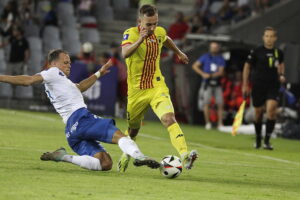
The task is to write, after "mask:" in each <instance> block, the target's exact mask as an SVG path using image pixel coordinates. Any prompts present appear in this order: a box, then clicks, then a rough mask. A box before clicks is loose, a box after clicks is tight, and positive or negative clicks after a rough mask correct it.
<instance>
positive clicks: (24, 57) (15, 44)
mask: <svg viewBox="0 0 300 200" xmlns="http://www.w3.org/2000/svg"><path fill="white" fill-rule="evenodd" d="M9 44H10V55H9V60H8V64H7V68H6V74H7V75H13V76H15V75H21V74H26V73H27V61H28V59H29V44H28V41H27V40H26V38H25V37H24V35H23V30H22V29H21V28H20V27H13V29H12V36H11V37H10V38H9ZM5 45H7V44H5ZM12 88H13V97H15V96H16V93H15V92H16V90H15V86H13V87H12Z"/></svg>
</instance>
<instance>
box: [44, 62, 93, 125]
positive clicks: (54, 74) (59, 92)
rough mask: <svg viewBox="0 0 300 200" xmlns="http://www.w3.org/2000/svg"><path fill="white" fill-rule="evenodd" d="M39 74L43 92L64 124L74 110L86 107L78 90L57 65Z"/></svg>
mask: <svg viewBox="0 0 300 200" xmlns="http://www.w3.org/2000/svg"><path fill="white" fill-rule="evenodd" d="M40 74H41V76H42V77H43V79H44V81H43V84H44V85H45V92H46V93H47V96H48V98H49V99H50V101H51V103H52V105H53V106H54V108H55V110H56V112H58V114H59V115H60V116H61V117H62V118H63V121H64V123H65V124H66V123H67V121H68V119H69V117H70V116H71V115H72V113H73V112H74V111H76V110H78V109H79V108H83V107H85V108H86V107H87V106H86V104H85V103H84V100H83V96H82V94H81V92H80V90H79V89H78V88H77V86H76V85H75V84H74V83H73V82H72V81H70V80H69V79H68V78H67V77H66V75H65V74H64V73H63V72H62V71H60V70H59V69H58V68H57V67H51V68H50V69H48V70H45V71H42V72H41V73H40Z"/></svg>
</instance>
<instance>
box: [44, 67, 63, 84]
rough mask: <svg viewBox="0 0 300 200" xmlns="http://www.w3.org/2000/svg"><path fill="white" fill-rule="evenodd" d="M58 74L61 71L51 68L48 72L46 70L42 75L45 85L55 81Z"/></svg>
mask: <svg viewBox="0 0 300 200" xmlns="http://www.w3.org/2000/svg"><path fill="white" fill-rule="evenodd" d="M58 74H59V70H58V69H57V68H56V67H51V68H49V69H48V70H44V71H42V72H41V73H40V75H41V76H42V77H43V79H44V83H49V82H51V81H53V80H54V79H55V77H56V76H57V75H58Z"/></svg>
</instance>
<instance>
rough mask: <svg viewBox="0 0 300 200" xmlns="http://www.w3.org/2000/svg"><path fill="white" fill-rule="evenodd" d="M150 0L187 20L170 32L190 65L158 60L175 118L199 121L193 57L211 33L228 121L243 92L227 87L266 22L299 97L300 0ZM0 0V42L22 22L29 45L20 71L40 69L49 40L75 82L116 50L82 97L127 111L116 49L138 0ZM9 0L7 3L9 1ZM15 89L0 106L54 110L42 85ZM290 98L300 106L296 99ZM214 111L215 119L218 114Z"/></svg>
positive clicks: (0, 64)
mask: <svg viewBox="0 0 300 200" xmlns="http://www.w3.org/2000/svg"><path fill="white" fill-rule="evenodd" d="M153 2H155V1H153ZM140 3H142V1H141V2H140ZM155 3H156V5H157V8H158V10H159V25H161V26H163V27H165V28H166V29H167V30H169V27H170V26H171V25H172V23H174V22H175V20H176V14H177V12H182V13H183V14H184V21H185V22H186V23H187V24H188V26H190V28H191V29H192V30H191V31H190V32H184V33H182V35H183V37H181V36H180V37H181V38H173V39H174V40H175V41H176V42H177V43H178V45H179V46H181V47H182V48H183V49H184V51H185V52H186V53H187V54H188V56H189V58H190V64H189V65H188V66H184V65H182V64H180V63H178V62H177V60H176V59H174V57H173V55H171V54H170V52H168V51H165V52H164V53H163V55H162V57H163V58H162V63H161V66H162V67H161V68H162V71H163V74H164V76H165V77H166V82H167V84H168V86H169V88H170V91H171V95H172V99H173V102H174V106H175V110H176V113H177V119H178V120H179V121H181V122H185V123H190V124H202V123H203V118H202V114H201V112H200V111H199V110H198V108H197V102H198V99H197V95H198V89H199V87H200V84H201V79H200V78H199V76H197V75H196V74H195V73H194V72H193V71H192V68H191V65H192V64H193V62H194V61H195V60H196V59H197V58H198V57H199V56H200V55H201V54H202V53H204V52H206V51H207V47H208V42H209V41H211V40H215V41H219V42H220V43H221V44H222V53H223V55H224V57H225V58H226V59H227V60H226V61H227V66H226V75H225V77H224V78H223V85H222V86H223V88H224V94H223V95H224V98H225V114H224V123H225V124H227V125H228V124H231V122H232V118H233V116H234V114H235V112H236V110H237V108H238V105H239V104H240V101H236V100H235V99H241V93H240V92H237V94H236V95H235V96H232V95H231V94H232V93H234V92H235V91H233V89H232V85H233V84H235V83H238V80H237V79H238V78H239V76H240V74H239V73H238V72H241V70H242V67H243V63H244V60H245V57H246V55H247V53H248V51H249V49H250V48H252V47H254V46H255V45H258V44H260V42H261V35H262V30H263V28H264V27H265V26H266V25H268V26H273V27H275V28H276V29H277V30H278V37H279V40H278V43H277V44H278V46H279V47H280V48H281V49H283V50H284V52H285V63H286V66H287V67H286V76H287V80H288V82H289V83H291V87H290V91H291V92H292V93H293V94H294V96H295V97H296V99H297V100H299V97H300V86H299V81H300V77H299V74H300V73H299V71H300V60H299V57H300V46H299V43H300V38H299V33H300V30H299V29H300V27H299V26H298V22H299V21H300V13H299V12H297V11H298V10H299V9H300V3H299V1H296V0H258V1H254V0H245V1H239V0H230V1H223V0H207V1H205V0H204V1H201V0H173V1H171V0H158V1H156V2H155ZM0 5H1V6H0V13H1V33H2V36H1V39H0V44H1V43H5V41H6V40H8V38H9V37H10V34H11V31H10V30H11V29H12V27H16V26H20V27H22V29H23V30H24V35H25V37H26V39H27V40H28V42H29V50H30V58H29V60H28V62H27V65H26V66H27V68H26V71H25V73H27V74H34V73H38V72H39V71H41V70H42V69H43V66H45V62H46V61H45V58H46V54H47V52H48V51H49V50H50V49H53V48H63V49H65V50H67V51H68V52H70V55H71V56H72V62H73V63H72V70H71V71H72V74H71V77H70V79H71V80H73V81H74V82H78V81H80V80H82V79H84V78H86V77H87V76H88V75H89V74H91V73H93V72H94V71H95V70H96V69H97V66H99V65H101V62H103V61H101V59H106V58H107V57H109V56H113V57H115V65H116V66H117V67H115V68H114V69H113V70H112V73H110V74H109V75H108V76H107V77H104V78H103V79H101V80H100V81H99V82H97V84H96V86H95V87H93V88H92V89H91V90H90V91H88V92H87V93H86V95H85V97H86V101H87V103H88V106H89V108H90V109H91V110H93V111H94V112H96V113H98V114H100V115H107V116H115V117H124V116H125V108H124V105H126V89H125V91H124V85H125V87H126V84H125V81H124V80H125V78H126V71H124V61H123V60H122V59H121V58H120V57H119V55H118V53H116V51H120V48H119V44H120V43H121V39H122V33H123V31H124V30H125V29H126V28H128V27H131V26H135V25H136V15H137V9H138V6H139V2H138V1H137V0H131V1H130V0H92V1H84V0H82V1H80V0H73V1H72V0H52V1H46V0H41V1H38V0H22V1H9V0H1V1H0ZM8 5H11V6H10V8H9V6H8ZM197 20H198V21H197ZM199 21H200V23H199ZM169 34H170V32H169ZM171 34H172V33H171ZM86 42H89V44H86ZM83 44H85V46H84V45H83ZM9 54H10V46H9V45H6V46H4V47H1V48H0V73H1V74H5V72H6V67H7V63H8V62H9V60H8V58H9ZM16 91H17V92H16V96H13V94H12V87H11V86H10V85H8V84H2V83H1V84H0V107H2V108H14V109H29V110H37V111H53V108H52V106H51V105H50V103H49V101H48V100H47V97H46V95H45V94H44V91H43V86H33V87H31V86H30V87H22V86H18V87H17V88H16ZM114 102H115V103H114ZM282 102H284V101H282ZM288 106H289V107H291V108H292V109H293V110H294V111H296V112H299V101H297V102H296V103H294V104H293V105H288ZM213 109H214V108H213V107H212V110H213ZM146 119H152V120H155V119H156V117H155V116H154V114H153V113H152V112H149V113H148V114H147V115H146ZM212 119H213V120H216V119H215V116H212Z"/></svg>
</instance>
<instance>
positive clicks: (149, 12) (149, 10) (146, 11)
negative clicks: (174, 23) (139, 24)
mask: <svg viewBox="0 0 300 200" xmlns="http://www.w3.org/2000/svg"><path fill="white" fill-rule="evenodd" d="M156 14H157V9H156V7H155V6H153V5H150V4H145V5H143V6H142V7H141V8H140V16H144V15H146V16H147V17H152V16H154V15H156Z"/></svg>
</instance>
